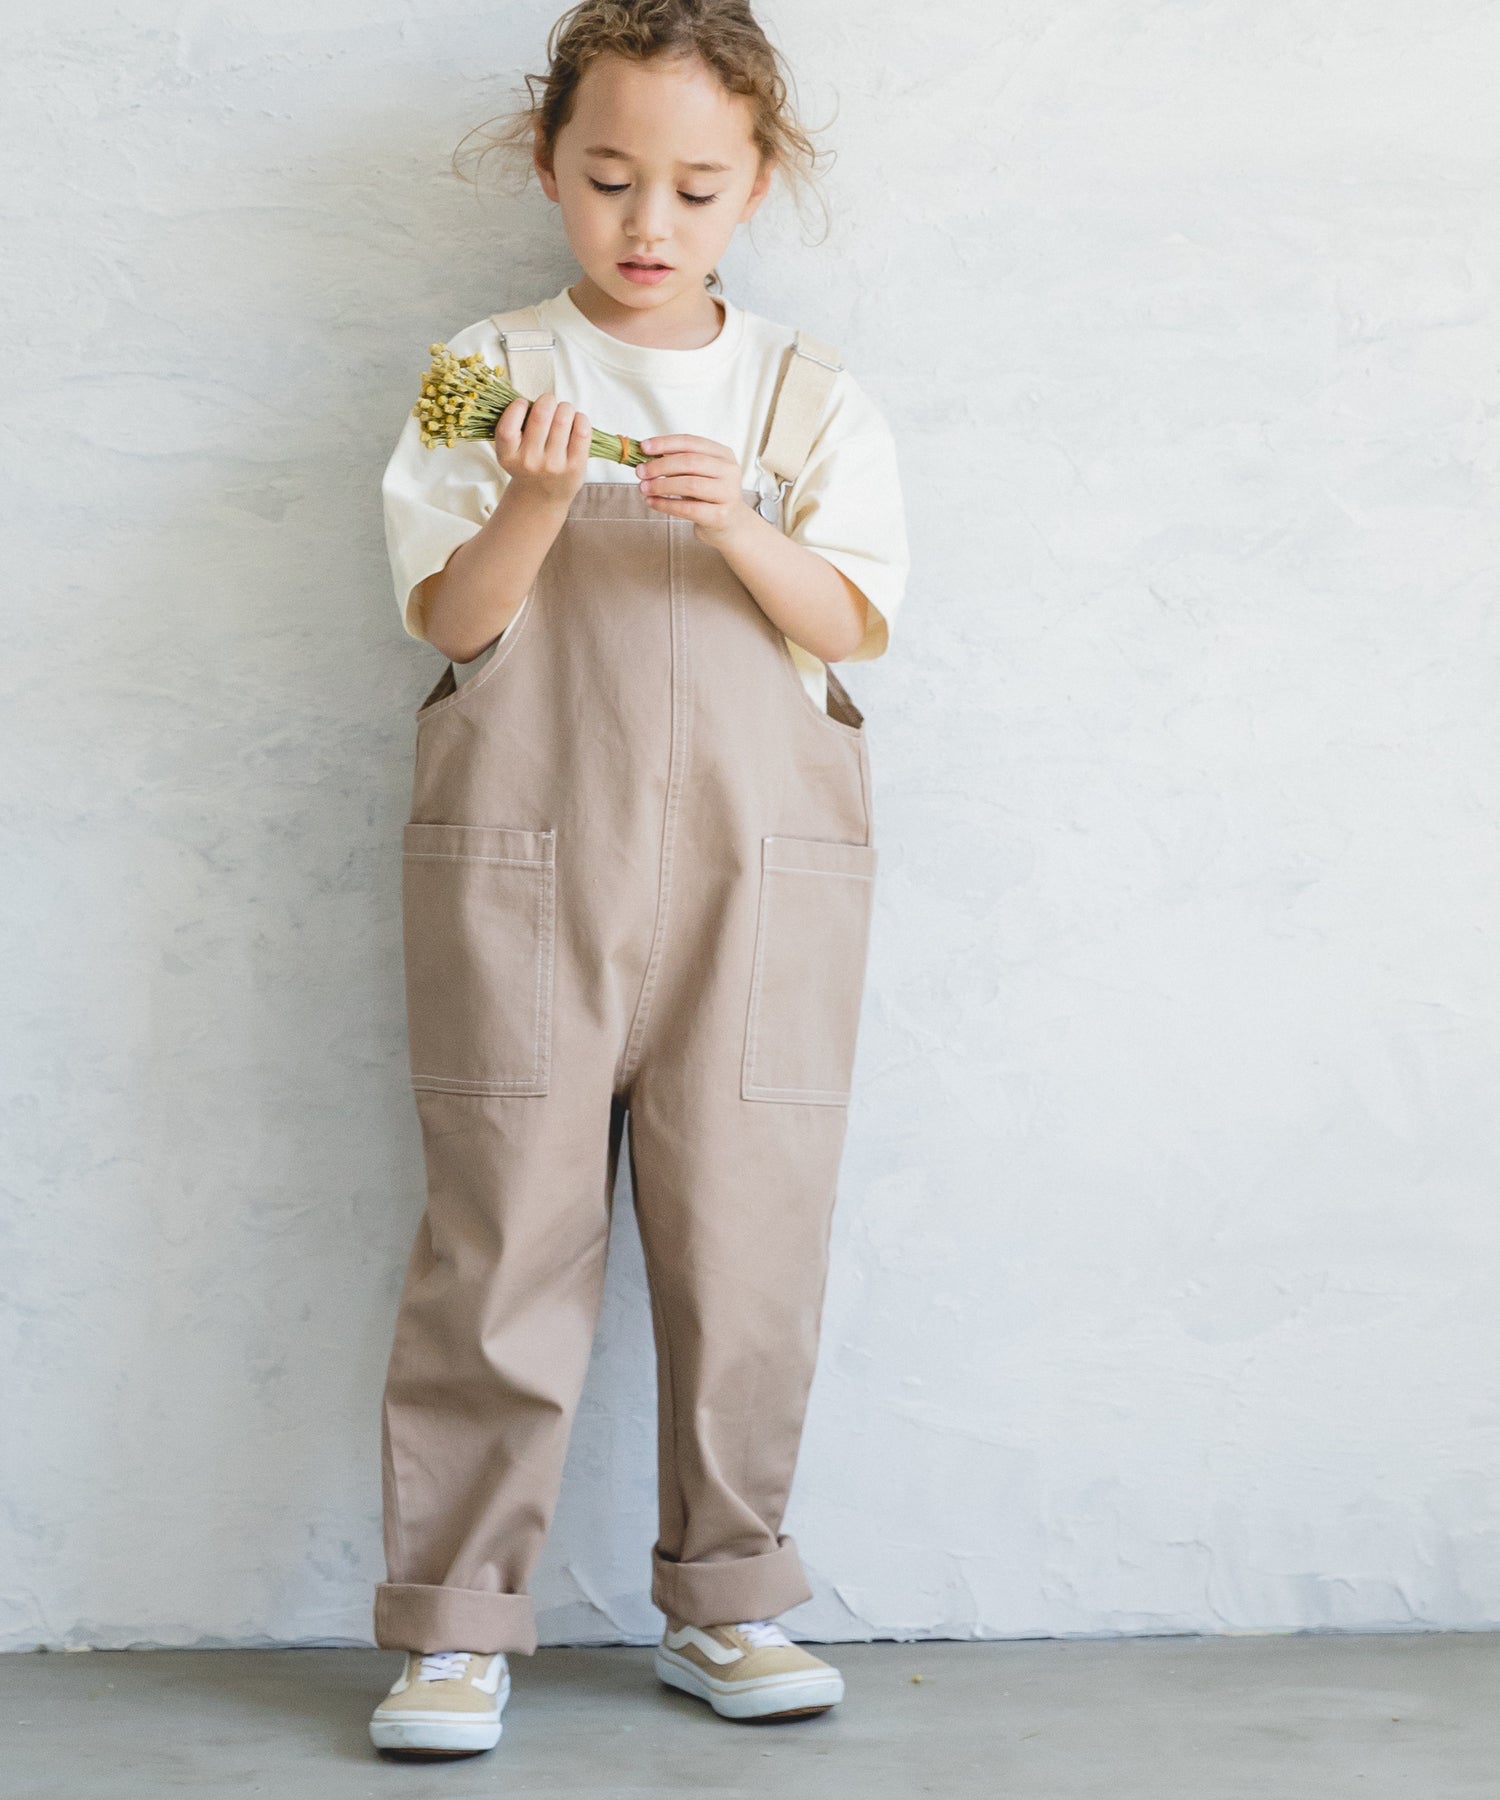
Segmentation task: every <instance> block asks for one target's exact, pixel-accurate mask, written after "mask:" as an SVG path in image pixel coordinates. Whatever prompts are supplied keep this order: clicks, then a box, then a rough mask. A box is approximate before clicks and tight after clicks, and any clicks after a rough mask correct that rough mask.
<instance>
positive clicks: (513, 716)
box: [374, 308, 877, 1653]
mask: <svg viewBox="0 0 1500 1800" xmlns="http://www.w3.org/2000/svg"><path fill="white" fill-rule="evenodd" d="M528 321H530V322H531V324H532V326H533V327H535V326H536V324H537V319H536V315H535V313H534V312H533V311H532V309H530V308H524V309H520V310H518V311H517V312H514V313H506V314H500V315H497V319H496V322H497V324H498V325H499V326H500V328H501V330H502V341H503V342H504V343H505V346H506V359H507V364H508V367H509V371H510V374H511V379H512V380H513V381H514V382H515V385H516V386H517V388H518V389H519V390H520V391H521V392H522V393H524V394H525V395H526V396H527V397H528V398H532V399H534V398H535V397H536V396H537V395H538V394H540V393H542V392H544V391H548V390H549V389H551V386H552V366H551V355H550V346H551V343H552V339H551V337H550V336H549V334H547V333H546V332H545V331H541V330H539V329H531V330H528V329H527V328H526V326H527V322H528ZM837 366H838V365H837V358H836V357H835V356H834V354H833V353H832V352H831V351H829V350H828V348H827V346H825V345H822V344H820V343H818V341H817V340H816V339H813V338H810V337H808V336H807V335H806V334H805V333H800V332H799V333H798V336H797V342H796V344H795V345H794V346H792V347H791V348H790V349H789V351H788V355H787V362H786V365H785V367H784V369H783V371H782V375H781V379H780V382H779V383H778V386H777V390H776V394H775V397H774V399H773V402H772V408H771V418H770V421H769V423H768V426H767V431H766V434H765V437H764V439H763V446H764V447H763V450H762V453H761V459H760V460H761V463H762V465H763V466H765V467H767V468H769V469H770V470H771V471H772V472H773V473H774V474H775V475H777V476H778V477H779V478H780V479H781V481H782V487H781V493H782V496H783V497H784V496H785V493H786V483H787V482H788V481H789V480H790V479H791V477H793V476H794V475H795V474H796V473H797V471H798V469H800V467H801V466H802V461H803V459H804V458H805V456H806V454H807V450H808V447H809V445H810V443H811V441H812V436H813V432H814V429H815V427H816V423H817V415H818V411H819V407H820V405H821V402H822V399H823V397H824V396H826V393H827V389H828V384H829V382H830V381H831V379H832V375H831V373H830V371H831V370H836V368H837ZM435 454H436V452H435ZM743 492H744V497H745V500H746V501H747V503H748V504H750V505H751V506H755V505H757V502H758V499H759V496H758V493H757V490H756V489H753V488H746V489H744V490H743ZM828 693H829V708H830V710H829V711H828V712H824V711H823V710H822V709H821V708H820V707H819V706H818V704H817V702H816V701H815V699H814V698H813V697H812V695H811V694H809V692H808V691H807V689H806V688H805V687H804V686H803V683H802V678H801V676H800V674H799V672H798V669H797V665H796V663H795V662H794V660H793V658H792V656H791V653H790V651H789V649H788V646H787V642H786V639H785V638H784V637H783V635H782V633H781V631H780V630H779V629H778V628H777V627H776V626H775V625H774V624H773V623H772V621H771V620H770V619H769V618H768V617H767V615H766V614H765V613H764V612H762V611H761V609H760V607H759V606H758V605H757V604H756V602H755V600H754V599H753V597H752V596H751V594H750V592H749V590H748V589H747V588H746V587H745V586H744V584H743V583H742V582H741V581H740V580H739V579H738V577H737V576H736V575H735V574H734V573H733V571H732V570H731V569H730V567H729V564H728V563H727V562H726V561H725V559H724V558H723V556H721V555H720V553H719V552H718V551H717V550H715V549H713V548H711V547H709V546H708V545H706V544H702V543H700V542H699V541H698V540H697V539H696V538H695V537H694V535H693V527H692V523H691V521H690V520H687V519H680V518H670V517H666V516H664V515H661V514H656V513H653V512H652V510H651V508H650V507H649V506H648V505H647V504H646V501H645V499H644V497H643V496H642V495H641V494H640V493H639V492H638V490H637V488H636V486H635V484H634V482H633V481H631V482H629V483H626V482H621V481H586V482H585V483H584V484H583V486H582V487H581V488H580V489H579V490H578V492H577V494H576V495H575V496H574V498H573V500H572V502H571V504H570V506H569V509H568V514H567V518H566V521H565V523H564V524H563V526H562V528H561V531H560V532H559V535H558V537H557V539H556V541H555V542H554V544H553V545H552V548H551V549H550V551H549V552H548V554H547V557H546V560H545V561H544V563H543V565H542V567H541V570H540V571H539V573H538V575H537V579H536V582H535V584H534V585H533V587H532V590H531V592H530V593H529V594H528V595H527V596H526V598H525V600H524V601H523V602H522V605H521V608H520V610H519V612H518V613H517V614H516V616H515V618H514V620H513V621H512V623H511V625H510V627H509V628H508V629H507V631H506V632H505V633H504V635H503V636H502V638H501V639H500V641H499V644H498V646H497V648H496V650H495V652H494V654H493V655H492V657H491V658H490V660H489V662H488V663H486V664H485V665H484V666H483V668H482V669H480V671H479V672H478V673H476V674H474V675H472V676H471V677H470V678H469V680H468V681H467V682H464V683H462V684H461V685H460V684H456V682H455V678H454V673H453V669H452V666H451V665H450V666H449V667H448V668H447V669H446V670H445V671H444V673H443V676H442V678H441V680H439V682H438V683H437V685H436V687H434V688H433V690H432V691H431V693H429V694H428V696H427V698H426V699H425V700H424V701H423V702H422V704H421V706H420V707H419V708H418V709H417V712H416V715H415V717H416V769H415V778H414V784H413V794H412V807H411V818H410V822H409V823H408V824H407V825H406V826H405V827H404V843H403V855H402V920H403V935H404V948H405V958H406V995H407V1023H408V1033H409V1039H410V1052H411V1080H412V1088H413V1093H414V1099H415V1105H416V1110H417V1114H418V1118H419V1121H420V1126H421V1132H422V1144H423V1155H424V1160H425V1168H426V1182H427V1200H426V1206H425V1209H424V1211H423V1214H422V1218H421V1220H420V1223H419V1225H418V1228H417V1233H416V1238H415V1241H414V1243H413V1245H412V1249H411V1254H410V1258H409V1261H408V1264H407V1269H406V1275H405V1280H404V1285H403V1288H402V1292H401V1297H400V1302H399V1307H398V1312H397V1317H396V1323H395V1331H394V1337H393V1342H392V1346H391V1353H390V1361H389V1366H388V1369H387V1374H386V1383H385V1391H384V1396H383V1400H382V1421H381V1459H382V1499H383V1529H384V1548H385V1560H386V1567H387V1573H388V1577H389V1579H388V1580H386V1581H384V1582H381V1583H379V1584H377V1587H376V1592H375V1614H374V1619H375V1641H376V1643H377V1644H379V1645H380V1646H382V1647H383V1648H392V1649H409V1650H423V1651H427V1650H472V1651H476V1652H481V1653H485V1652H493V1651H497V1650H505V1651H517V1652H522V1653H529V1652H531V1651H533V1650H534V1649H535V1648H536V1642H537V1639H536V1626H535V1618H534V1613H533V1607H532V1601H531V1598H530V1596H529V1594H528V1593H527V1583H528V1580H529V1578H530V1575H531V1572H532V1569H533V1567H534V1565H535V1563H536V1560H537V1557H538V1555H539V1553H540V1551H541V1548H542V1544H543V1540H544V1537H545V1534H546V1532H547V1529H548V1526H549V1524H550V1521H551V1517H552V1513H553V1508H554V1504H555V1501H556V1498H557V1494H558V1489H559V1485H560V1482H561V1476H562V1469H563V1460H564V1453H565V1451H566V1448H567V1441H568V1436H569V1432H570V1429H571V1426H572V1421H573V1416H574V1412H575V1408H576V1406H577V1402H578V1399H579V1395H580V1392H581V1389H582V1386H583V1381H584V1376H585V1373H586V1371H587V1367H588V1361H589V1354H590V1348H591V1344H592V1341H593V1336H594V1329H595V1323H596V1320H597V1317H598V1311H599V1306H600V1300H601V1296H602V1292H603V1283H604V1272H605V1252H606V1247H607V1244H608V1240H609V1231H610V1215H611V1205H612V1195H613V1192H614V1186H615V1176H616V1170H617V1166H618V1157H619V1149H620V1144H621V1139H622V1134H623V1131H624V1126H625V1122H626V1115H627V1113H628V1116H629V1127H630V1130H629V1139H628V1143H629V1161H630V1169H631V1179H632V1185H633V1188H634V1195H635V1208H636V1215H637V1222H638V1225H639V1229H640V1235H641V1242H642V1246H643V1249H644V1254H645V1263H646V1270H647V1277H648V1286H649V1290H650V1301H651V1314H652V1327H653V1335H654V1339H655V1346H656V1368H657V1455H658V1487H659V1495H658V1506H659V1511H658V1536H657V1541H656V1543H655V1545H654V1547H653V1550H652V1564H651V1574H652V1579H651V1598H652V1600H653V1602H654V1603H655V1604H656V1606H658V1607H659V1608H660V1609H661V1610H662V1611H663V1612H667V1613H670V1614H672V1615H673V1616H674V1617H676V1618H679V1619H682V1620H685V1621H688V1622H690V1623H694V1624H699V1625H708V1624H718V1623H723V1622H727V1621H738V1620H743V1619H757V1618H768V1617H771V1616H773V1615H775V1614H777V1613H779V1612H782V1611H784V1610H785V1609H786V1608H788V1607H790V1606H793V1605H796V1604H798V1603H799V1602H801V1601H803V1600H806V1599H808V1598H810V1597H811V1593H812V1590H811V1588H810V1587H809V1585H808V1582H807V1578H806V1576H805V1574H804V1572H803V1568H802V1564H801V1562H800V1560H799V1558H798V1554H797V1548H796V1545H795V1543H794V1542H793V1540H792V1538H791V1537H790V1536H788V1535H786V1534H784V1533H782V1532H781V1529H780V1527H781V1520H782V1515H783V1511H784V1508H785V1505H786V1501H787V1497H788V1493H789V1490H790V1487H791V1481H792V1475H793V1469H794V1466H795V1463H796V1459H797V1451H798V1443H799V1439H800V1437H801V1432H802V1422H803V1416H804V1411H805V1406H806V1401H807V1396H808V1393H809V1390H810V1386H811V1382H812V1377H813V1370H814V1364H815V1360H816V1355H817V1346H818V1333H819V1325H820V1320H821V1314H822V1309H823V1299H824V1290H825V1284H826V1279H827V1251H828V1239H829V1231H830V1226H831V1222H832V1211H833V1205H834V1197H835V1188H836V1182H837V1174H838V1166H839V1161H840V1156H841V1153H842V1149H843V1143H844V1136H845V1129H846V1126H847V1123H848V1101H849V1091H850V1079H851V1074H852V1070H853V1065H854V1056H855V1037H856V1030H857V1026H858V1021H859V1014H860V1007H861V997H862V991H863V987H864V979H865V966H866V950H867V945H868V939H869V927H870V918H871V907H872V896H873V889H874V881H875V865H876V854H877V853H876V849H875V846H874V843H873V841H872V833H871V823H872V821H871V802H870V794H871V780H870V760H869V749H868V745H867V742H866V737H865V732H864V720H863V715H862V714H861V713H860V711H859V710H858V708H857V707H856V706H855V705H854V703H853V701H852V700H851V699H850V698H849V696H848V694H847V693H845V691H844V689H843V687H842V685H841V684H840V683H839V681H838V679H837V677H836V676H835V675H834V674H833V672H832V670H831V669H830V670H829V671H828Z"/></svg>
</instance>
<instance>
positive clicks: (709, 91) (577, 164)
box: [536, 55, 772, 312]
mask: <svg viewBox="0 0 1500 1800" xmlns="http://www.w3.org/2000/svg"><path fill="white" fill-rule="evenodd" d="M574 100H575V104H574V109H573V116H572V118H571V119H569V120H568V122H567V124H566V125H564V126H563V127H562V129H561V130H560V131H559V132H558V134H557V143H556V146H555V151H554V162H553V165H552V167H551V168H547V167H546V166H544V164H543V162H542V160H541V157H542V150H541V145H540V142H538V146H537V151H536V169H537V176H538V179H539V180H540V181H541V184H542V188H543V191H544V192H545V193H546V195H547V197H548V198H549V199H550V200H555V201H556V202H557V204H558V206H559V207H560V208H561V210H562V223H563V231H564V233H565V235H566V237H567V240H568V244H569V246H570V248H571V249H572V251H573V254H574V256H576V257H577V258H578V263H579V266H580V267H581V268H582V269H583V271H584V274H585V275H586V276H587V277H588V278H589V280H590V281H591V282H593V284H594V285H595V287H597V288H598V289H599V290H600V291H601V292H602V293H603V294H605V295H607V296H608V297H609V299H611V300H614V301H616V302H618V303H619V304H620V305H622V306H626V307H629V308H631V309H632V310H634V311H637V312H655V311H671V310H677V309H678V308H676V307H674V303H683V302H685V303H686V305H685V307H682V308H681V310H683V311H684V312H685V311H686V310H687V309H693V310H695V311H696V309H698V308H700V307H701V305H702V299H703V293H704V287H703V278H704V276H705V275H707V274H708V272H709V271H710V270H711V269H712V268H713V267H714V265H715V264H716V263H717V262H718V260H719V258H720V257H721V256H722V255H723V253H724V251H725V249H726V248H727V246H728V244H729V240H730V239H731V238H732V237H733V236H734V231H735V227H736V226H737V225H738V224H739V223H740V221H741V220H742V219H748V218H749V217H750V215H751V214H752V213H753V212H754V211H755V209H756V207H758V206H759V205H760V203H761V200H762V198H763V197H764V196H765V193H766V191H767V189H768V188H769V187H770V185H771V173H772V171H771V170H770V169H769V168H767V169H766V170H764V171H762V170H761V169H760V167H759V160H760V159H759V154H758V152H757V150H756V147H755V144H754V142H753V141H752V139H751V136H750V122H751V113H750V103H749V101H748V100H746V99H745V98H744V97H743V96H742V95H739V94H730V93H727V92H726V91H725V89H724V87H723V86H722V85H721V83H720V82H719V80H718V77H717V76H716V75H715V74H714V73H713V71H712V70H711V69H710V68H708V66H707V65H706V64H705V63H703V62H702V61H701V60H700V59H699V58H697V57H696V56H689V57H672V58H664V57H657V58H655V59H653V60H652V61H650V62H646V63H638V62H630V61H627V60H626V59H625V58H623V57H619V56H613V55H610V56H601V57H599V58H598V59H597V60H596V61H595V62H593V63H591V64H590V65H589V67H588V68H587V69H586V70H585V71H584V73H583V76H582V78H581V79H580V81H579V84H578V90H577V93H576V95H575V96H574ZM632 260H644V261H647V262H652V263H658V264H663V265H665V269H666V272H665V273H660V272H658V273H656V274H654V275H650V276H643V275H640V274H632V273H630V272H628V271H627V269H625V268H623V267H622V266H621V265H622V264H624V263H628V262H630V261H632Z"/></svg>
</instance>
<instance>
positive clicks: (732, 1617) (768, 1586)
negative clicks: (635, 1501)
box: [651, 1535, 812, 1625]
mask: <svg viewBox="0 0 1500 1800" xmlns="http://www.w3.org/2000/svg"><path fill="white" fill-rule="evenodd" d="M776 1545H777V1547H776V1548H775V1549H774V1550H767V1551H765V1552H764V1553H763V1554H762V1555H760V1556H741V1557H736V1558H733V1559H732V1560H727V1561H724V1562H672V1561H670V1560H669V1559H668V1558H667V1557H664V1556H663V1555H662V1554H661V1552H660V1550H656V1549H653V1550H652V1552H651V1563H652V1571H651V1600H652V1604H653V1605H655V1606H656V1607H658V1608H659V1609H660V1610H661V1611H662V1612H664V1613H666V1614H667V1615H668V1617H669V1618H673V1619H681V1621H682V1622H683V1624H684V1625H738V1624H739V1623H741V1622H742V1621H743V1620H745V1619H773V1618H775V1616H776V1615H777V1613H782V1612H785V1611H786V1610H787V1608H788V1607H791V1606H800V1605H801V1604H802V1602H803V1601H804V1600H811V1599H812V1588H811V1587H810V1586H809V1585H808V1580H807V1575H806V1573H805V1572H804V1570H803V1567H802V1559H801V1557H799V1556H798V1554H797V1546H796V1544H795V1543H794V1542H793V1541H792V1539H791V1538H790V1537H788V1536H785V1535H782V1536H780V1537H778V1538H777V1540H776Z"/></svg>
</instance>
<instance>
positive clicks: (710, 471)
mask: <svg viewBox="0 0 1500 1800" xmlns="http://www.w3.org/2000/svg"><path fill="white" fill-rule="evenodd" d="M636 467H637V468H638V469H639V471H640V473H641V476H642V478H643V479H645V480H647V481H649V480H650V479H651V477H652V476H653V475H727V474H728V473H729V471H730V469H731V468H732V469H735V470H738V468H739V463H738V461H737V460H736V459H735V458H734V457H733V456H730V455H727V454H726V455H724V456H708V455H705V453H704V452H703V451H701V450H678V451H674V452H673V453H672V454H671V455H669V456H648V457H647V458H646V460H645V462H643V463H637V465H636Z"/></svg>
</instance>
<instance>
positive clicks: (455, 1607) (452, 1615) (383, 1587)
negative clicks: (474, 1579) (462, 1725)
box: [375, 1581, 536, 1656]
mask: <svg viewBox="0 0 1500 1800" xmlns="http://www.w3.org/2000/svg"><path fill="white" fill-rule="evenodd" d="M375 1642H376V1643H377V1644H378V1645H379V1646H380V1648H381V1649H382V1650H421V1651H424V1652H425V1651H431V1650H472V1651H474V1652H475V1653H476V1654H477V1655H481V1656H492V1655H493V1654H494V1653H495V1651H497V1650H505V1651H510V1652H514V1653H515V1654H517V1655H520V1656H530V1655H531V1653H532V1652H533V1651H534V1650H535V1649H536V1611H535V1608H534V1607H533V1605H532V1600H531V1596H530V1595H529V1594H491V1593H485V1592H482V1591H481V1590H479V1589H477V1588H460V1587H431V1586H428V1585H426V1584H424V1583H421V1582H393V1581H382V1582H378V1583H377V1584H376V1587H375Z"/></svg>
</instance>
